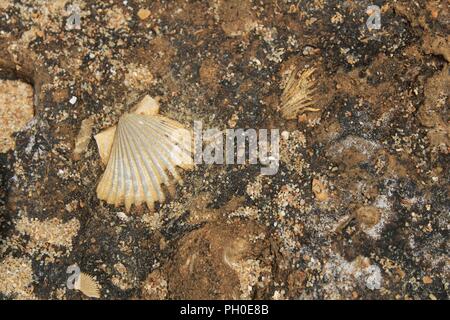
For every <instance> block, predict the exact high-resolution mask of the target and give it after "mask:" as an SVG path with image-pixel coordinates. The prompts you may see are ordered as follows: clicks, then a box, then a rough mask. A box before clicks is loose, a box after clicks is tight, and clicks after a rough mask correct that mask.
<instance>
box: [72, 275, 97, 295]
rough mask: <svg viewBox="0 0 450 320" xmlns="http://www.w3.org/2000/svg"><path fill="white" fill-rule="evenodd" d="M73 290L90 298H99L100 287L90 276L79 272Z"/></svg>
mask: <svg viewBox="0 0 450 320" xmlns="http://www.w3.org/2000/svg"><path fill="white" fill-rule="evenodd" d="M74 288H75V289H77V290H80V291H81V292H82V293H83V294H85V295H86V296H88V297H90V298H100V285H99V284H98V283H97V281H95V280H94V279H93V278H92V277H91V276H90V275H88V274H86V273H84V272H81V273H80V276H79V277H78V279H77V281H75V284H74Z"/></svg>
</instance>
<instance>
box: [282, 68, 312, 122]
mask: <svg viewBox="0 0 450 320" xmlns="http://www.w3.org/2000/svg"><path fill="white" fill-rule="evenodd" d="M314 72H315V69H314V68H310V69H306V70H305V71H303V72H300V71H299V70H298V69H294V70H292V72H291V74H290V75H289V78H288V81H287V83H286V87H285V88H284V91H283V94H282V95H281V106H280V110H281V114H282V116H283V117H284V118H285V119H288V120H292V119H296V118H297V116H298V115H299V114H300V113H303V112H305V111H319V109H317V108H312V107H311V106H312V105H313V104H314V98H315V97H314V95H315V90H316V88H315V86H316V83H315V81H314V79H313V78H312V74H313V73H314Z"/></svg>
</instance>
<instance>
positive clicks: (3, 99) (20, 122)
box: [0, 80, 33, 153]
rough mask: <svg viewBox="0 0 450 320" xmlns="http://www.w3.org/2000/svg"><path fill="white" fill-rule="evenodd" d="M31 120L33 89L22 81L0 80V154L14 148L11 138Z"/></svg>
mask: <svg viewBox="0 0 450 320" xmlns="http://www.w3.org/2000/svg"><path fill="white" fill-rule="evenodd" d="M31 118H33V87H32V86H30V85H29V84H27V83H25V82H22V81H13V80H0V127H1V128H2V130H1V131H0V153H3V152H7V151H9V150H12V149H14V148H15V141H14V139H13V137H12V134H13V133H14V132H17V131H20V130H21V129H22V128H23V127H24V126H25V125H26V124H27V122H28V121H29V120H30V119H31Z"/></svg>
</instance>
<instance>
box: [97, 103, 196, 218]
mask: <svg viewBox="0 0 450 320" xmlns="http://www.w3.org/2000/svg"><path fill="white" fill-rule="evenodd" d="M144 100H147V103H144V105H147V107H148V106H150V107H151V108H147V107H142V104H139V105H138V106H137V108H136V109H135V110H134V111H133V113H127V114H124V115H123V116H122V117H121V118H120V120H119V123H118V124H117V127H116V128H115V130H114V139H113V141H112V146H111V147H110V152H106V151H105V150H107V149H108V143H107V142H105V143H104V145H103V146H102V147H101V146H100V144H99V150H100V153H101V152H102V149H103V151H104V152H105V154H104V157H105V159H107V166H106V169H105V172H104V174H103V176H102V178H101V179H100V182H99V184H98V186H97V196H98V198H99V199H101V200H105V201H106V202H107V203H109V204H114V205H116V206H118V205H121V204H122V203H125V208H126V210H127V211H128V210H129V209H130V208H131V205H133V204H134V205H137V206H139V205H140V204H142V203H143V202H145V203H146V204H147V206H148V207H149V208H150V209H152V208H153V207H154V202H156V201H159V202H163V201H164V199H165V195H164V190H163V189H162V185H165V186H166V187H170V184H171V177H173V178H174V179H175V180H177V181H178V182H180V183H181V177H180V176H179V174H178V173H177V170H176V167H177V166H179V167H181V168H183V169H191V168H192V167H193V160H192V156H191V143H192V133H191V131H190V130H187V129H184V128H183V127H182V125H181V124H180V123H178V122H176V121H174V120H171V119H169V118H166V117H163V116H161V115H158V114H156V113H155V111H156V112H157V109H156V108H155V106H157V104H156V105H155V104H153V106H152V104H149V102H152V103H153V101H154V100H153V101H151V100H149V99H146V98H144ZM134 112H139V113H138V114H137V113H134ZM110 129H111V128H110ZM111 132H112V131H111ZM111 132H109V133H108V135H110V134H111ZM96 139H97V137H96ZM101 140H102V138H101V139H100V141H101ZM104 140H107V139H104ZM98 141H99V140H97V143H98ZM108 153H109V155H108ZM102 159H103V158H102ZM167 172H168V173H170V175H169V174H168V173H167Z"/></svg>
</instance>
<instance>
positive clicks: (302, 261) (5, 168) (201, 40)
mask: <svg viewBox="0 0 450 320" xmlns="http://www.w3.org/2000/svg"><path fill="white" fill-rule="evenodd" d="M372 4H377V5H380V7H381V29H380V30H377V29H372V30H368V28H367V26H366V21H367V19H368V15H367V13H366V10H367V7H368V6H369V5H372ZM72 5H77V6H78V8H79V15H80V22H81V24H80V28H76V27H70V28H68V27H67V25H66V23H67V20H68V19H69V18H70V17H71V16H72V15H73V14H74V11H73V10H74V9H73V8H74V6H72ZM448 21H449V12H448V5H447V2H446V1H445V0H441V1H438V0H429V1H425V0H417V1H414V2H411V1H409V0H398V1H378V0H373V1H368V0H360V1H351V0H347V1H341V0H314V1H310V0H308V1H307V0H299V1H289V0H278V1H250V0H241V1H222V0H210V1H207V0H204V1H184V0H183V1H181V0H180V1H175V0H174V1H162V0H157V1H150V0H148V1H144V0H142V1H138V0H128V1H122V0H121V1H108V2H103V1H102V2H101V1H88V0H74V1H69V0H58V1H53V0H51V1H50V0H48V1H39V2H37V1H33V0H0V79H1V80H0V83H1V84H3V83H5V81H8V80H14V81H16V80H21V81H25V82H26V83H30V84H32V85H33V89H34V98H33V106H34V119H33V120H32V121H31V122H30V123H29V125H28V126H27V127H26V128H24V130H22V131H19V132H17V133H15V134H14V135H13V136H12V137H13V139H14V141H15V146H14V145H12V148H13V149H12V150H9V151H7V150H8V149H9V148H6V149H5V148H4V145H3V142H2V146H1V147H2V149H1V152H2V153H0V235H1V237H0V269H1V271H2V272H1V273H0V297H1V298H4V299H12V298H19V299H20V298H30V299H32V298H38V299H48V298H54V299H88V298H87V297H86V296H83V294H82V293H80V292H79V291H75V290H70V289H68V288H67V287H66V281H67V278H68V276H69V275H68V274H67V273H66V270H67V267H68V266H70V265H73V264H77V265H78V266H79V267H80V269H81V270H82V271H83V272H86V273H88V274H90V275H92V276H93V277H94V278H95V279H96V281H98V282H99V284H100V285H101V288H102V289H101V297H102V298H104V299H126V298H137V299H141V298H142V299H165V298H249V299H259V298H267V299H321V298H327V299H331V298H341V299H385V298H389V299H448V293H449V283H448V279H449V267H448V266H449V258H448V257H449V255H448V240H449V239H448V225H449V209H450V203H449V192H450V189H449V183H448V181H449V158H448V157H449V127H448V126H449V122H448V121H449V119H448V106H449V94H448V92H449V90H448V89H449V87H448V83H449V72H448V70H449V69H448V63H449V61H448V58H449V38H448V37H449V36H448V35H449V34H450V32H449V24H448ZM294 68H301V69H304V68H314V69H315V70H316V72H315V82H316V84H317V87H316V91H315V97H316V99H317V100H316V102H315V104H314V106H315V107H316V108H318V109H320V111H318V112H306V113H304V114H301V115H299V117H298V119H294V120H289V121H287V120H284V119H283V117H282V116H281V114H280V112H279V107H280V106H279V104H280V97H281V95H282V92H283V87H284V84H285V81H286V77H287V75H288V74H289V72H290V70H293V69H294ZM0 86H1V85H0ZM26 90H28V91H27V92H30V91H29V89H26ZM0 91H1V92H0V99H4V98H3V97H4V94H7V98H6V99H11V100H12V101H13V100H14V99H21V98H20V96H21V94H22V93H23V92H22V91H21V92H19V93H18V92H16V91H10V92H4V90H1V89H0ZM145 94H149V95H150V96H152V97H158V98H159V101H160V104H161V113H162V114H163V115H165V116H167V117H170V118H173V119H175V120H177V121H179V122H181V123H182V124H184V125H185V126H187V127H192V125H193V120H201V121H203V126H204V127H205V128H212V127H216V128H218V129H219V130H223V129H226V128H228V127H236V128H255V129H260V128H278V129H280V130H281V131H283V132H282V134H281V141H280V148H281V149H280V157H281V161H280V168H279V171H278V173H277V174H276V175H273V176H262V175H261V174H260V167H261V166H260V165H253V164H242V165H198V166H197V168H196V170H194V171H192V172H185V173H184V174H183V178H184V182H185V183H184V185H183V186H177V188H176V190H175V192H174V195H173V196H172V197H171V198H170V199H168V200H167V201H166V202H165V203H161V204H159V205H157V207H156V211H155V212H150V211H149V210H147V209H146V208H144V207H142V208H132V209H131V212H129V213H127V214H125V213H124V212H123V210H124V209H123V208H121V207H119V208H114V207H112V206H108V205H106V204H105V203H102V202H101V201H99V200H98V199H97V197H96V193H95V189H96V185H97V183H98V180H99V178H100V176H101V174H102V172H103V170H104V165H103V164H102V163H101V160H100V157H99V154H98V151H97V149H96V145H95V142H94V140H93V139H91V140H90V141H88V142H87V143H86V140H85V134H84V133H85V132H89V133H90V132H91V131H90V130H92V135H95V134H97V133H98V132H100V131H101V130H102V129H104V128H107V127H110V126H112V125H114V124H115V123H116V122H117V120H118V118H119V117H120V116H121V115H122V114H123V113H124V112H126V111H128V110H129V109H130V108H131V107H132V106H133V105H134V104H135V103H136V102H137V101H138V100H139V99H140V98H141V97H142V96H144V95H145ZM27 99H29V95H28V94H27ZM0 108H2V109H1V110H0V112H2V113H3V112H4V109H3V108H4V106H3V105H1V104H0ZM15 115H16V116H17V115H19V114H15ZM20 118H21V119H20V121H23V122H24V123H25V122H26V121H25V118H26V117H25V115H24V116H23V117H22V116H20ZM86 119H90V120H89V122H91V124H92V126H91V125H90V126H89V130H88V131H86V130H85V127H84V125H82V124H83V121H86ZM84 123H86V122H84ZM82 126H83V127H82ZM80 129H81V130H83V131H82V132H81V133H80ZM8 130H10V131H11V130H12V131H16V129H11V126H10V124H9V125H5V126H4V123H3V120H2V124H1V131H2V134H4V133H5V132H7V131H8ZM77 137H82V138H83V140H84V142H83V145H82V146H83V148H82V149H83V150H82V151H83V152H80V153H76V154H77V157H76V159H74V157H73V155H74V149H75V144H76V141H77ZM2 141H3V140H2ZM76 160H77V161H76ZM62 235H64V237H62ZM5 271H6V272H5Z"/></svg>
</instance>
